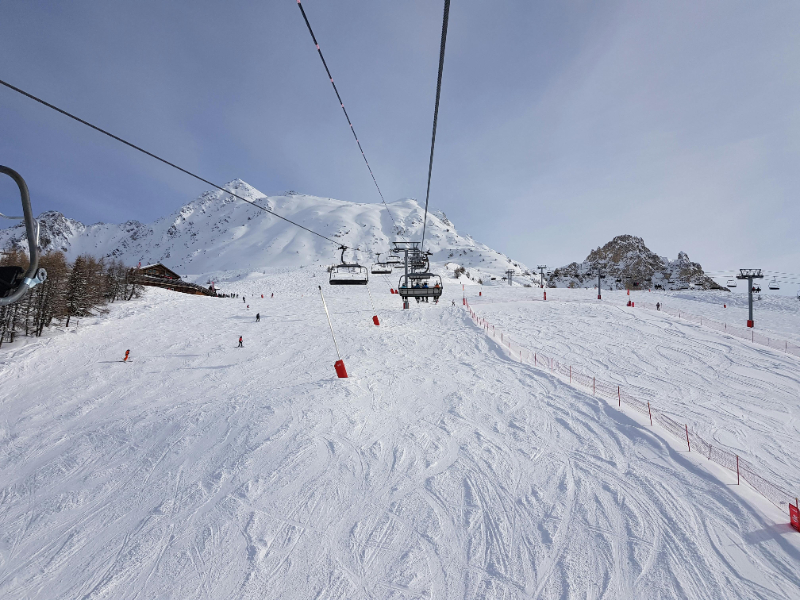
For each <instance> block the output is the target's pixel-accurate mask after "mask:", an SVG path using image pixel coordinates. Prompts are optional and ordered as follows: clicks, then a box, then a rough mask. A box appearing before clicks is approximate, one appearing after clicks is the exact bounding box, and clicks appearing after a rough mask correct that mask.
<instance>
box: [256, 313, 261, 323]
mask: <svg viewBox="0 0 800 600" xmlns="http://www.w3.org/2000/svg"><path fill="white" fill-rule="evenodd" d="M260 322H261V313H256V323H260Z"/></svg>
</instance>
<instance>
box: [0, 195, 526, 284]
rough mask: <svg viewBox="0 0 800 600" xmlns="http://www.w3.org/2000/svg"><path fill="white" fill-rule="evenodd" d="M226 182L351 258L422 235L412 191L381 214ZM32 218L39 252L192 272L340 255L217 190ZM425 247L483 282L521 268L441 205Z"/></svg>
mask: <svg viewBox="0 0 800 600" xmlns="http://www.w3.org/2000/svg"><path fill="white" fill-rule="evenodd" d="M224 187H225V189H226V190H229V191H230V192H234V193H235V194H237V195H238V196H241V197H243V198H246V199H248V200H250V201H252V202H255V203H257V204H259V205H261V206H264V207H266V208H269V209H270V210H273V211H275V212H276V213H277V214H280V215H281V216H284V217H286V218H288V219H291V220H293V221H295V222H297V223H300V224H302V225H304V226H306V227H308V228H309V229H312V230H314V231H317V232H319V233H321V234H323V235H325V236H327V237H329V238H331V239H333V240H336V241H337V242H341V243H342V244H344V245H346V246H348V247H351V248H353V247H357V248H361V249H363V252H360V253H357V254H356V255H355V256H354V255H353V253H351V252H348V253H347V255H346V258H348V259H352V258H356V259H357V260H359V261H360V262H362V263H363V264H369V263H371V262H372V261H374V260H376V259H377V253H378V252H381V253H383V255H384V256H385V255H386V253H387V252H388V250H389V248H390V242H391V241H394V240H398V239H409V240H419V239H420V238H421V236H422V220H423V215H424V210H423V208H422V207H420V205H419V204H418V203H417V202H416V200H413V199H404V200H398V201H396V202H392V203H390V204H389V212H387V210H386V207H384V206H383V205H380V204H358V203H354V202H346V201H342V200H334V199H331V198H319V197H316V196H306V195H302V194H296V193H294V192H287V193H286V194H285V195H282V196H269V197H268V196H265V195H264V194H262V193H261V192H259V191H258V190H257V189H255V188H254V187H252V186H250V185H248V184H247V183H245V182H244V181H242V180H240V179H236V180H234V181H231V182H230V183H228V184H227V185H226V186H224ZM389 213H391V216H390V214H389ZM39 223H40V227H41V233H40V246H41V248H42V251H43V252H48V251H53V250H60V251H62V252H64V253H65V254H66V255H67V257H68V258H70V259H74V258H75V257H76V256H78V255H80V254H91V255H93V256H96V257H108V258H115V259H118V260H121V261H123V262H124V263H126V264H128V265H131V266H134V265H136V264H137V263H138V262H140V261H141V263H142V264H148V263H155V262H163V263H164V264H166V265H167V266H169V267H170V268H172V269H174V270H176V271H177V272H179V273H181V274H185V273H189V274H192V275H194V276H201V275H204V274H209V273H213V272H220V271H230V270H245V269H258V268H261V267H268V266H304V265H329V264H333V263H335V262H337V261H338V258H339V251H338V250H337V249H336V246H334V245H333V244H331V243H330V242H328V241H326V240H324V239H322V238H319V237H317V236H315V235H313V234H311V233H309V232H308V231H304V230H302V229H300V228H297V227H295V226H293V225H291V224H289V223H287V222H286V221H283V220H281V219H279V218H277V217H275V216H273V215H270V214H269V213H267V212H265V211H262V210H259V209H258V208H255V207H253V206H250V205H248V204H246V203H245V202H243V201H241V200H239V199H237V198H234V197H233V196H231V195H230V194H227V193H225V192H222V191H219V190H216V191H211V192H206V193H204V194H202V195H201V196H200V197H199V198H197V199H196V200H193V201H192V202H190V203H188V204H187V205H185V206H183V207H182V208H181V209H179V210H177V211H175V212H174V213H172V214H171V215H169V216H167V217H163V218H161V219H158V220H157V221H155V222H154V223H151V224H143V223H140V222H138V221H128V222H127V223H122V224H119V225H118V224H107V223H96V224H94V225H84V224H83V223H81V222H79V221H76V220H74V219H70V218H68V217H65V216H64V215H63V214H61V213H59V212H54V211H49V212H45V213H42V214H41V215H40V216H39ZM9 246H15V247H17V248H19V249H23V250H24V249H25V247H26V242H25V232H24V228H23V227H22V226H21V225H18V226H16V227H12V228H9V229H3V230H0V247H2V248H7V247H9ZM425 249H426V250H430V251H431V252H433V256H432V262H433V263H434V265H437V263H438V267H439V270H442V268H443V267H446V268H447V269H449V270H450V271H455V270H456V269H457V268H458V267H464V268H465V269H466V271H467V272H468V273H469V276H470V278H471V280H470V279H467V278H466V273H465V274H464V275H463V276H462V279H465V281H466V282H473V281H475V282H477V281H478V280H479V279H484V280H485V281H486V282H487V283H488V282H490V281H491V280H492V277H494V278H495V280H496V281H497V282H500V281H501V278H502V277H503V274H504V273H505V271H506V270H508V269H509V268H510V269H513V270H514V271H515V272H516V273H517V274H520V275H521V274H523V273H525V272H527V269H526V267H525V266H524V265H522V264H521V263H520V262H518V261H512V260H511V259H510V258H508V257H507V256H505V255H503V254H501V253H499V252H496V251H495V250H492V249H491V248H489V247H488V246H486V245H484V244H481V243H479V242H476V241H475V240H473V239H472V237H471V236H469V235H466V234H460V233H458V232H457V231H456V228H455V226H454V225H453V224H452V223H451V222H450V221H449V220H448V218H447V216H446V215H445V214H444V213H442V212H436V213H428V226H427V233H426V240H425Z"/></svg>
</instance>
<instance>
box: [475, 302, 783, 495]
mask: <svg viewBox="0 0 800 600" xmlns="http://www.w3.org/2000/svg"><path fill="white" fill-rule="evenodd" d="M648 308H649V307H648ZM652 308H653V309H655V305H653V307H652ZM467 310H468V312H469V315H470V317H471V318H472V320H473V321H474V322H475V323H476V324H477V325H478V326H479V327H481V328H482V329H483V330H484V332H485V333H486V334H487V335H489V336H490V337H491V338H492V339H494V340H496V341H498V342H500V344H502V345H503V346H504V347H505V348H507V349H508V351H509V353H510V354H511V356H512V357H514V358H516V359H517V360H519V361H520V362H523V363H526V364H529V365H532V366H534V367H537V368H540V369H546V370H548V371H550V372H551V373H557V374H558V375H560V376H561V377H562V378H564V379H568V380H569V382H570V383H571V384H573V385H576V386H577V385H580V386H582V387H584V388H587V389H590V390H591V391H592V394H594V395H599V396H603V397H605V398H606V399H608V400H609V401H610V402H616V403H617V404H618V405H619V406H620V407H622V405H623V404H624V405H625V406H627V407H630V408H632V409H634V410H635V411H637V412H638V413H640V414H641V415H642V416H644V417H645V418H649V419H650V422H651V423H652V424H654V425H655V424H656V423H657V424H658V425H660V426H661V427H662V428H663V429H665V430H667V431H668V432H669V433H671V434H672V435H674V436H675V437H677V438H678V439H680V440H681V441H682V442H684V443H686V445H687V447H688V448H689V451H690V452H697V453H698V454H700V455H701V456H703V457H705V458H707V459H708V460H710V461H713V462H715V463H716V464H718V465H720V466H722V467H724V468H726V469H728V470H729V471H731V472H733V473H736V477H737V482H739V481H740V480H744V481H746V482H747V483H749V484H750V485H751V486H752V487H753V489H755V490H756V491H757V492H758V493H760V494H761V495H762V496H764V497H765V498H766V499H767V500H769V501H770V502H772V503H773V504H775V505H776V506H778V507H780V508H784V509H785V508H787V507H788V506H789V505H790V504H791V501H792V496H790V495H789V493H788V492H787V491H785V490H784V489H783V488H781V487H780V486H779V485H778V484H776V483H774V482H773V481H770V480H769V479H767V477H765V476H763V475H761V474H760V472H759V469H758V468H757V467H756V466H755V465H753V464H751V463H750V462H748V461H746V460H744V459H743V458H741V457H740V456H738V455H737V454H736V453H735V452H731V451H730V450H728V449H726V448H722V447H720V446H718V445H712V444H710V443H708V442H707V441H706V440H704V439H703V438H702V437H701V436H700V435H699V434H697V433H696V432H694V431H691V430H690V429H689V426H688V425H687V424H686V423H680V422H678V421H676V420H675V419H674V418H673V417H670V416H668V415H667V414H665V413H664V412H662V411H661V410H659V409H658V408H656V407H654V406H652V405H651V403H650V402H649V401H648V400H642V399H641V398H639V397H637V396H634V395H633V394H632V393H630V392H629V391H628V390H627V389H622V386H619V385H616V384H613V383H610V382H608V381H603V380H601V379H597V378H596V377H593V376H591V375H588V374H586V373H582V372H580V371H578V370H577V369H575V368H574V367H572V366H570V365H567V364H566V363H565V362H564V361H563V360H559V359H558V358H554V357H552V356H548V355H546V354H544V353H542V352H540V351H538V350H531V349H530V348H527V347H523V346H522V345H520V344H518V343H517V342H515V341H514V340H512V339H511V337H510V336H509V335H508V334H507V333H505V332H503V331H501V330H500V329H499V328H497V327H496V326H495V325H492V324H491V323H489V322H488V321H487V320H486V319H484V318H483V317H479V316H478V315H477V314H476V313H475V311H473V310H472V308H471V307H470V306H469V303H468V302H467ZM663 310H664V309H662V311H663ZM675 312H676V313H677V312H678V311H675ZM668 314H669V313H668ZM684 314H685V313H683V312H682V311H681V318H683V315H684ZM691 317H692V318H696V319H700V317H695V316H694V315H691ZM698 322H699V321H698ZM706 322H707V320H706V319H705V318H703V325H705V324H706ZM708 322H714V321H711V320H708ZM714 323H716V322H714ZM729 332H730V331H729ZM788 347H789V346H787V348H788ZM787 351H788V350H787ZM634 391H636V390H634ZM640 393H641V392H640Z"/></svg>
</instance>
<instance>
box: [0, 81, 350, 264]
mask: <svg viewBox="0 0 800 600" xmlns="http://www.w3.org/2000/svg"><path fill="white" fill-rule="evenodd" d="M0 84H2V85H4V86H5V87H7V88H9V89H10V90H14V91H15V92H18V93H20V94H22V95H23V96H26V97H27V98H30V99H31V100H35V101H36V102H38V103H39V104H42V105H44V106H46V107H48V108H51V109H53V110H54V111H56V112H59V113H61V114H62V115H64V116H66V117H69V118H70V119H73V120H75V121H77V122H78V123H81V124H83V125H86V126H87V127H90V128H92V129H94V130H95V131H98V132H100V133H102V134H104V135H107V136H108V137H110V138H111V139H114V140H116V141H118V142H121V143H123V144H125V145H126V146H128V147H130V148H133V149H134V150H138V151H139V152H141V153H142V154H146V155H147V156H149V157H151V158H154V159H156V160H157V161H160V162H162V163H164V164H165V165H168V166H170V167H172V168H173V169H177V170H178V171H181V172H182V173H185V174H186V175H189V177H194V178H195V179H197V180H198V181H202V182H203V183H205V184H208V185H210V186H211V187H213V188H216V189H218V190H220V191H222V192H225V193H226V194H230V195H231V196H233V197H234V198H238V199H239V200H242V201H243V202H247V203H248V204H249V205H251V206H255V207H256V208H260V209H261V210H263V211H264V212H267V213H269V214H271V215H273V216H275V217H278V218H279V219H282V220H283V221H286V222H287V223H290V224H292V225H294V226H295V227H299V228H300V229H303V230H304V231H307V232H309V233H312V234H314V235H316V236H317V237H320V238H322V239H323V240H326V241H328V242H330V243H332V244H335V245H336V246H337V247H340V246H341V245H342V244H341V242H337V241H336V240H333V239H331V238H329V237H327V236H325V235H323V234H321V233H317V232H316V231H314V230H313V229H309V228H308V227H306V226H305V225H301V224H300V223H297V222H295V221H292V220H291V219H288V218H286V217H283V216H281V215H279V214H278V213H276V212H275V211H272V210H270V209H269V208H266V207H264V206H261V205H259V204H256V203H255V202H253V201H252V200H248V199H247V198H243V197H242V196H239V195H238V194H234V193H233V192H231V191H230V190H226V189H225V188H223V187H222V186H220V185H217V184H216V183H214V182H212V181H209V180H208V179H205V178H203V177H200V176H199V175H197V174H195V173H192V172H191V171H189V170H187V169H184V168H183V167H179V166H178V165H176V164H175V163H172V162H170V161H168V160H165V159H163V158H161V157H160V156H158V155H156V154H153V153H152V152H148V151H147V150H145V149H144V148H141V147H139V146H137V145H136V144H132V143H131V142H129V141H127V140H124V139H122V138H121V137H119V136H117V135H114V134H113V133H110V132H108V131H106V130H105V129H102V128H100V127H98V126H97V125H92V124H91V123H89V122H88V121H85V120H83V119H81V118H80V117H76V116H75V115H73V114H72V113H69V112H67V111H65V110H63V109H61V108H58V107H57V106H55V105H53V104H50V103H49V102H46V101H45V100H42V99H41V98H39V97H37V96H34V95H33V94H29V93H28V92H26V91H25V90H21V89H20V88H18V87H16V86H14V85H11V84H10V83H8V82H6V81H3V80H2V79H0ZM352 249H353V250H359V251H361V249H360V248H352Z"/></svg>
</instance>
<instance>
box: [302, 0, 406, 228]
mask: <svg viewBox="0 0 800 600" xmlns="http://www.w3.org/2000/svg"><path fill="white" fill-rule="evenodd" d="M297 7H298V8H299V9H300V13H301V14H302V15H303V20H304V21H305V22H306V27H308V33H310V34H311V39H312V40H314V46H315V47H316V49H317V53H318V54H319V58H320V60H322V66H323V67H325V72H326V73H327V74H328V79H330V82H331V85H332V86H333V91H334V92H335V93H336V98H337V99H338V100H339V106H341V107H342V112H343V113H344V117H345V119H347V124H348V125H349V126H350V131H351V132H352V133H353V138H355V140H356V144H358V149H359V151H360V152H361V157H362V158H363V159H364V163H365V164H366V165H367V169H369V174H370V177H372V182H373V183H374V184H375V188H376V189H377V190H378V195H380V197H381V201H382V202H383V205H384V206H385V207H386V212H387V213H389V218H390V219H391V220H392V223H393V224H394V225H395V227H396V226H397V223H395V221H394V217H393V216H392V212H391V211H390V210H389V205H388V204H386V199H385V198H384V197H383V192H381V188H380V186H379V185H378V180H377V179H375V173H373V172H372V167H370V166H369V161H368V160H367V155H366V154H364V148H362V147H361V142H360V141H359V139H358V135H356V130H355V128H354V127H353V123H352V121H350V115H348V114H347V109H346V108H345V107H344V102H343V101H342V97H341V96H340V95H339V89H338V88H337V87H336V84H335V83H334V81H333V75H331V70H330V69H329V68H328V63H327V62H326V61H325V57H324V56H322V50H320V48H319V42H318V41H317V36H316V35H314V30H313V29H311V23H309V21H308V16H306V11H305V10H304V9H303V4H302V3H301V2H300V0H297Z"/></svg>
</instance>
